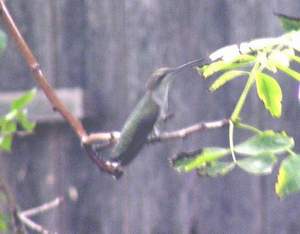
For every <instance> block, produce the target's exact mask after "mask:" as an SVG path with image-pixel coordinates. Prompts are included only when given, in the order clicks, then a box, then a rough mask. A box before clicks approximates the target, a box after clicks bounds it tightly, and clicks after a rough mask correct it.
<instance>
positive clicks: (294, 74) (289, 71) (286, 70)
mask: <svg viewBox="0 0 300 234" xmlns="http://www.w3.org/2000/svg"><path fill="white" fill-rule="evenodd" d="M275 66H276V67H277V68H278V69H279V70H280V71H282V72H284V73H286V74H288V75H289V76H291V77H292V78H294V79H295V80H297V81H300V73H299V72H297V71H295V70H293V69H291V68H289V67H285V66H284V65H282V64H280V63H275Z"/></svg>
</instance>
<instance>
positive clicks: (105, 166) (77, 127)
mask: <svg viewBox="0 0 300 234" xmlns="http://www.w3.org/2000/svg"><path fill="white" fill-rule="evenodd" d="M0 13H1V17H2V19H3V21H4V23H5V25H6V26H7V28H8V30H9V32H10V34H11V37H12V38H13V39H14V41H15V43H16V45H17V47H18V49H19V51H20V53H21V54H22V56H23V57H24V59H25V61H26V63H27V65H28V67H29V68H30V70H31V72H32V74H33V77H34V79H35V81H36V83H37V84H38V86H39V87H40V88H41V89H42V91H43V92H44V93H45V95H46V97H47V98H48V100H49V102H50V103H51V105H52V107H53V110H55V111H58V112H59V113H60V114H61V116H62V117H63V118H64V119H65V120H66V121H67V123H68V124H69V125H70V126H71V127H72V129H73V130H74V132H75V133H76V134H77V136H78V137H79V139H80V141H81V143H82V144H83V146H84V147H83V148H84V149H85V150H86V152H87V155H88V156H89V158H90V159H91V160H92V161H93V162H94V163H95V164H96V165H97V166H98V168H99V169H100V170H102V171H104V172H108V173H110V174H115V175H119V174H120V169H119V168H116V167H115V166H112V165H111V164H110V163H109V162H107V161H105V160H103V159H98V158H97V154H96V152H95V151H94V150H93V149H92V148H91V147H90V146H89V145H87V143H86V140H87V138H88V134H87V132H86V130H85V128H84V127H83V124H82V123H81V121H80V120H79V119H78V118H76V117H75V116H74V115H73V114H72V113H71V112H70V111H69V110H68V109H67V107H66V106H65V105H64V104H63V102H62V101H61V100H60V99H59V97H58V96H57V95H56V93H55V92H54V89H53V88H52V87H51V85H50V84H49V83H48V81H47V79H46V77H45V75H44V73H43V71H42V69H41V67H40V64H39V63H38V61H37V59H36V58H35V56H34V55H33V53H32V51H31V49H30V48H29V46H28V45H27V43H26V41H25V40H24V38H23V37H22V35H21V33H20V31H19V30H18V28H17V26H16V24H15V22H14V20H13V18H12V17H11V15H10V13H9V11H8V9H7V7H6V5H5V2H4V0H0ZM102 140H105V139H102Z"/></svg>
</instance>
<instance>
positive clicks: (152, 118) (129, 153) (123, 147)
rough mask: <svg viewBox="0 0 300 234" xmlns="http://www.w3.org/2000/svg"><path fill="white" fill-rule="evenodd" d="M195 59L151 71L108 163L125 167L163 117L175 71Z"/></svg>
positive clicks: (165, 114)
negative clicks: (141, 95) (142, 94)
mask: <svg viewBox="0 0 300 234" xmlns="http://www.w3.org/2000/svg"><path fill="white" fill-rule="evenodd" d="M202 61H203V60H202V59H197V60H193V61H190V62H188V63H185V64H183V65H180V66H178V67H173V68H172V67H163V68H159V69H157V70H156V71H154V72H153V73H152V75H151V77H150V78H149V80H148V83H147V89H146V93H145V95H144V96H143V97H142V99H141V100H140V101H139V103H138V104H137V105H136V107H135V108H134V110H133V111H132V113H131V114H130V115H129V117H128V118H127V120H126V121H125V124H124V127H123V129H122V131H121V136H120V139H119V141H118V143H117V144H116V145H115V146H114V148H113V150H112V153H113V159H112V160H111V161H110V162H109V163H111V165H112V166H114V167H116V168H120V167H122V166H127V165H128V164H130V163H131V162H132V160H133V159H134V158H135V157H136V156H137V155H138V153H139V152H140V150H141V149H142V148H143V146H144V145H145V144H146V142H147V140H148V137H149V135H150V134H151V133H152V132H153V130H154V128H155V127H156V124H157V123H158V121H160V120H161V119H164V118H166V117H167V108H168V93H169V88H170V85H171V83H172V81H173V80H174V78H175V77H176V76H175V74H176V73H178V72H180V71H182V70H184V69H186V68H189V67H192V66H196V65H197V66H199V65H200V64H201V63H202Z"/></svg>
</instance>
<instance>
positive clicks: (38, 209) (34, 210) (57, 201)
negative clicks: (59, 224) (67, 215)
mask: <svg viewBox="0 0 300 234" xmlns="http://www.w3.org/2000/svg"><path fill="white" fill-rule="evenodd" d="M63 200H64V198H63V197H57V198H55V199H54V200H53V201H50V202H47V203H45V204H43V205H41V206H38V207H34V208H31V209H29V210H25V211H22V212H19V215H23V216H26V217H31V216H34V215H37V214H40V213H44V212H46V211H48V210H51V209H54V208H56V207H57V206H59V205H60V204H61V203H62V202H63Z"/></svg>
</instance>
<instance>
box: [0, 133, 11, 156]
mask: <svg viewBox="0 0 300 234" xmlns="http://www.w3.org/2000/svg"><path fill="white" fill-rule="evenodd" d="M12 140H13V137H12V135H6V136H0V150H3V151H6V152H9V151H10V150H11V145H12Z"/></svg>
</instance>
